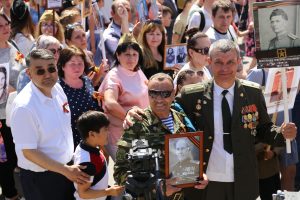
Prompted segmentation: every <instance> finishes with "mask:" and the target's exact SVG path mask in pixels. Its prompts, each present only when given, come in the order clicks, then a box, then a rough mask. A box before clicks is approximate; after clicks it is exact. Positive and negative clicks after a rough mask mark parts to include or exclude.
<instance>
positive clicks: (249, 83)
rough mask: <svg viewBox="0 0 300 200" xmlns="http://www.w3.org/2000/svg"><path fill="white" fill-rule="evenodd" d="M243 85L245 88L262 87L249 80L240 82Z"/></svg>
mask: <svg viewBox="0 0 300 200" xmlns="http://www.w3.org/2000/svg"><path fill="white" fill-rule="evenodd" d="M240 82H241V84H242V85H244V86H248V87H252V88H256V89H260V87H261V86H260V85H259V84H258V83H255V82H252V81H247V80H240Z"/></svg>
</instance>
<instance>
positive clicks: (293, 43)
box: [269, 9, 300, 49]
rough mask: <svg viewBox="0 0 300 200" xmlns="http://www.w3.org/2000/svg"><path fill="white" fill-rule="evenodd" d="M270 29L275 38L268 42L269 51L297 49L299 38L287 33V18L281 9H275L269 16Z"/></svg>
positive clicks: (299, 44) (299, 43)
mask: <svg viewBox="0 0 300 200" xmlns="http://www.w3.org/2000/svg"><path fill="white" fill-rule="evenodd" d="M270 22H271V28H272V30H273V32H274V33H275V35H276V37H275V38H273V39H272V40H271V41H270V44H269V49H277V48H283V47H285V48H288V47H299V46H300V38H299V37H297V36H296V35H294V34H292V33H288V32H287V30H288V16H287V14H286V12H284V10H282V9H275V10H273V11H272V13H271V15H270Z"/></svg>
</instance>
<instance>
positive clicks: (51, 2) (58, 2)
mask: <svg viewBox="0 0 300 200" xmlns="http://www.w3.org/2000/svg"><path fill="white" fill-rule="evenodd" d="M61 7H62V0H47V9H54V8H61Z"/></svg>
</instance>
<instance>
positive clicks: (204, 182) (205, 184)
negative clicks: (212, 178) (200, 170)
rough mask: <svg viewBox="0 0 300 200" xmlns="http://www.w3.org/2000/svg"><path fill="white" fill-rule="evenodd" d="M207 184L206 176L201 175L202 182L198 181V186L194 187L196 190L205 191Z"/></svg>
mask: <svg viewBox="0 0 300 200" xmlns="http://www.w3.org/2000/svg"><path fill="white" fill-rule="evenodd" d="M207 184H208V178H207V176H206V174H203V180H201V181H199V184H197V185H195V188H197V189H205V188H206V186H207Z"/></svg>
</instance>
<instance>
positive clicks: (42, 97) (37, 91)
mask: <svg viewBox="0 0 300 200" xmlns="http://www.w3.org/2000/svg"><path fill="white" fill-rule="evenodd" d="M30 84H31V89H32V91H33V93H34V94H36V96H37V97H38V99H39V100H40V101H41V102H42V103H46V102H47V101H49V100H51V99H53V97H55V96H56V95H57V91H56V90H55V89H54V87H55V85H56V84H58V83H56V84H55V85H54V86H53V88H52V90H51V96H52V98H50V97H47V96H46V95H44V94H43V93H42V92H41V90H40V89H38V88H37V87H36V85H35V84H34V83H33V82H32V81H31V82H30Z"/></svg>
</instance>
